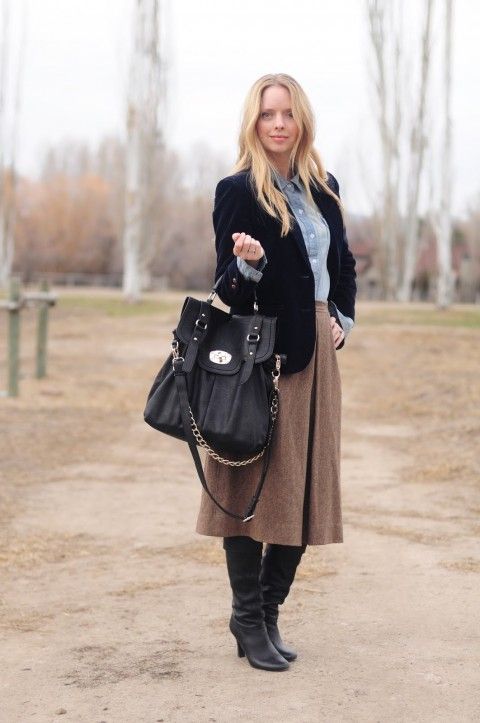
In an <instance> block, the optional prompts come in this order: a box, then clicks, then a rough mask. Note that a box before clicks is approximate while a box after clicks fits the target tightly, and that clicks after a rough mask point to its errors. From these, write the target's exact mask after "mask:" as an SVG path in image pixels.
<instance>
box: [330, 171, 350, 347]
mask: <svg viewBox="0 0 480 723" xmlns="http://www.w3.org/2000/svg"><path fill="white" fill-rule="evenodd" d="M330 178H331V182H332V188H333V190H334V191H335V193H336V194H337V196H338V197H339V198H340V188H339V184H338V181H337V179H336V178H335V176H333V175H332V174H331V173H330ZM355 266H356V261H355V257H354V255H353V254H352V252H351V251H350V248H349V246H348V239H347V231H346V229H345V224H344V225H343V240H342V244H341V250H340V276H339V279H338V283H337V285H336V287H335V290H334V292H333V294H332V296H331V300H332V301H333V303H334V305H335V306H336V307H337V310H338V311H340V312H341V314H343V315H344V316H346V317H349V318H350V319H351V320H352V321H353V322H354V321H355V297H356V295H357V282H356V278H357V273H356V270H355ZM332 310H333V309H332V308H331V311H332ZM332 315H333V316H335V317H336V319H337V321H338V322H339V323H340V319H339V317H338V314H336V313H335V312H334V311H333V314H332ZM340 326H342V324H341V323H340ZM344 344H345V338H344V339H343V340H342V342H341V343H340V344H339V345H338V347H337V350H338V349H341V348H342V347H343V346H344Z"/></svg>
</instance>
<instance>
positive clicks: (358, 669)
mask: <svg viewBox="0 0 480 723" xmlns="http://www.w3.org/2000/svg"><path fill="white" fill-rule="evenodd" d="M60 294H61V300H60V303H59V305H58V306H57V307H56V308H55V309H54V310H53V313H52V315H51V325H50V339H49V343H50V349H49V352H50V354H49V376H48V378H47V379H44V380H35V379H33V343H34V330H35V328H34V316H33V312H31V311H28V312H25V314H24V324H23V328H22V372H23V377H22V379H21V396H20V397H19V398H18V399H6V398H3V399H0V428H1V430H2V431H1V437H0V453H1V459H2V471H1V480H0V504H1V507H0V523H1V528H0V542H1V546H0V576H1V589H0V636H1V656H0V686H1V690H0V720H1V722H2V723H25V722H26V721H37V723H40V722H41V723H43V722H44V721H45V722H50V721H56V720H64V721H72V722H73V721H75V722H76V723H77V722H78V723H79V722H82V723H83V722H85V723H102V722H105V723H143V722H145V723H158V722H159V721H164V722H165V723H170V722H176V721H182V722H190V721H192V722H195V723H197V722H198V723H204V722H205V723H207V722H218V723H230V722H235V723H236V722H237V721H272V722H273V721H276V722H278V721H280V722H283V721H290V720H292V719H295V720H296V721H299V722H305V723H316V722H320V721H321V722H323V721H325V722H328V723H337V722H339V723H340V722H342V723H343V722H344V721H345V722H346V721H352V722H354V723H362V722H363V721H365V722H368V723H376V722H378V723H385V722H388V723H390V722H394V723H397V722H404V721H405V722H407V721H408V723H413V722H417V721H418V722H420V721H421V722H422V723H423V722H426V723H431V722H437V721H448V722H449V723H451V722H452V721H455V723H459V722H463V721H478V720H480V693H479V689H480V625H479V622H480V621H479V603H478V601H479V599H480V550H479V536H480V462H479V455H478V449H479V429H480V419H479V414H480V412H479V410H480V385H479V375H480V311H479V309H478V308H477V309H475V308H473V307H456V308H455V309H453V310H451V311H449V312H444V313H439V312H436V311H435V310H433V309H432V308H431V307H430V306H426V305H423V306H411V307H408V308H406V309H402V308H400V307H398V306H396V305H387V304H375V303H359V304H358V307H357V308H358V310H357V324H356V327H355V329H354V330H353V331H352V333H351V335H350V337H349V338H348V340H347V344H346V345H345V347H344V348H343V349H342V350H340V351H339V352H338V360H339V364H340V367H341V374H342V390H343V418H342V429H343V434H342V500H343V511H344V537H345V539H344V543H343V544H337V545H325V546H320V547H311V548H308V549H307V553H306V555H305V557H304V560H303V562H302V566H301V568H300V570H299V573H298V576H297V580H296V583H295V585H294V588H293V590H292V592H291V595H290V596H289V598H288V601H287V603H286V604H285V606H284V610H282V614H281V628H282V631H283V633H284V637H285V639H286V640H288V642H290V643H292V644H294V645H295V647H296V648H297V649H298V651H299V657H298V660H297V661H296V662H294V663H293V664H292V665H291V667H290V670H289V671H286V672H284V673H280V674H278V673H277V674H272V673H268V672H264V671H259V670H254V669H253V668H251V667H250V666H249V665H248V663H247V662H246V661H245V659H243V660H240V659H238V658H237V657H236V654H235V646H234V640H233V638H232V636H231V634H230V632H229V631H228V629H227V622H228V617H229V614H230V604H231V603H230V591H229V588H228V581H227V576H226V570H225V565H224V559H223V550H222V549H221V541H220V540H219V539H215V538H207V537H201V536H200V535H197V534H196V533H195V532H194V526H195V519H196V514H197V508H198V503H199V499H200V489H201V487H200V482H199V481H198V479H197V478H196V475H195V472H194V467H193V462H192V460H191V458H190V455H189V451H188V448H187V446H186V445H185V444H184V443H182V442H180V441H177V440H173V439H170V438H168V437H166V436H165V435H161V434H160V433H158V432H156V431H154V430H152V429H151V428H150V427H148V426H147V425H146V424H145V423H144V421H143V414H142V413H143V407H144V402H145V398H146V394H147V392H148V389H149V387H150V384H151V382H152V380H153V377H154V375H155V374H156V372H157V370H158V368H159V367H160V364H161V363H162V362H163V360H164V359H165V358H166V356H167V354H168V351H169V342H170V339H171V330H172V329H173V327H174V324H175V321H176V319H177V315H178V309H179V307H180V304H181V302H182V301H183V298H184V294H170V295H167V294H164V295H161V296H156V297H152V298H151V299H149V301H148V302H147V303H145V304H143V305H142V306H140V307H133V308H125V306H124V305H123V304H122V302H121V300H120V299H119V298H118V295H115V294H112V293H109V292H103V293H102V292H100V291H98V292H96V293H95V295H94V297H89V296H87V295H85V294H83V295H81V294H80V293H79V292H66V291H64V290H63V291H60ZM196 295H197V296H198V295H199V294H198V292H197V293H196ZM5 316H6V315H5V314H4V315H3V319H2V320H1V321H0V331H1V334H0V339H1V341H0V352H1V357H0V358H1V359H2V360H3V358H4V340H5V333H4V326H1V324H3V325H4V324H5ZM2 363H3V362H2ZM0 372H2V384H1V385H0V386H4V385H3V379H4V366H2V367H0Z"/></svg>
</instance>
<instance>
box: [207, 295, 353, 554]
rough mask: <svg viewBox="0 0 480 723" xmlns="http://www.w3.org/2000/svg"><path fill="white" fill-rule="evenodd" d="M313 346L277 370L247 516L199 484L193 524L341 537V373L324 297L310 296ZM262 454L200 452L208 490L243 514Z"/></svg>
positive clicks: (291, 541) (280, 536)
mask: <svg viewBox="0 0 480 723" xmlns="http://www.w3.org/2000/svg"><path fill="white" fill-rule="evenodd" d="M315 307H316V308H315V315H316V339H315V349H314V353H313V355H312V358H311V360H310V362H309V364H308V366H307V367H306V368H305V369H303V370H302V371H301V372H297V373H294V374H281V375H280V380H279V396H280V404H279V411H278V416H277V420H276V423H275V429H274V436H273V440H272V442H271V445H272V447H271V452H270V455H271V456H270V465H269V468H268V472H267V475H266V478H265V484H264V487H263V490H262V494H261V497H260V501H259V502H258V505H257V508H256V511H255V516H254V518H253V519H252V520H249V521H248V522H242V521H241V520H236V519H234V518H232V517H229V516H228V515H226V514H225V513H224V512H222V511H221V510H220V509H219V508H218V507H217V506H216V505H215V504H214V503H213V502H212V501H211V499H210V498H209V497H208V495H207V494H206V492H205V491H204V490H203V489H202V496H201V501H200V509H199V512H198V517H197V524H196V532H198V533H199V534H201V535H212V536H218V537H230V536H232V535H248V536H249V537H252V538H253V539H254V540H258V541H260V542H266V543H271V544H279V545H302V544H307V545H325V544H329V543H334V542H343V526H342V510H341V488H340V432H341V403H342V400H341V379H340V372H339V368H338V362H337V353H338V352H337V350H336V349H335V345H334V341H333V336H332V331H331V326H330V313H329V311H328V305H327V303H326V302H324V301H318V300H317V301H315ZM262 462H263V460H262V458H260V459H259V460H257V461H255V462H253V463H252V464H250V465H247V466H245V467H229V466H227V465H223V464H221V463H219V462H216V461H215V460H214V459H212V458H211V457H210V456H206V457H205V460H204V462H203V469H204V472H205V477H206V479H207V482H208V485H209V488H210V490H211V491H212V493H213V494H214V496H215V497H216V498H217V499H218V501H219V502H220V503H221V504H222V505H223V506H224V507H226V508H227V509H229V510H231V511H232V512H236V513H238V514H243V513H244V511H245V509H246V507H247V504H248V502H249V500H250V499H251V497H252V495H253V493H254V491H255V488H256V485H257V483H258V480H259V479H260V475H261V470H262Z"/></svg>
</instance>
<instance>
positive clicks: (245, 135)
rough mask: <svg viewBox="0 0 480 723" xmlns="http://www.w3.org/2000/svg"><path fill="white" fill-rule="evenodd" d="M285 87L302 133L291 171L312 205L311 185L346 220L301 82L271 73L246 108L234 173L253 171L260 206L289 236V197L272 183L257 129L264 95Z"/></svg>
mask: <svg viewBox="0 0 480 723" xmlns="http://www.w3.org/2000/svg"><path fill="white" fill-rule="evenodd" d="M275 85H279V86H283V87H284V88H286V89H287V90H288V91H289V92H290V99H291V105H292V113H293V118H294V120H295V122H296V124H297V126H298V129H299V134H298V138H297V141H296V143H295V146H294V147H293V149H292V152H291V155H290V162H289V168H290V171H291V173H292V175H293V174H294V173H295V169H296V170H297V171H298V174H299V177H300V179H301V180H302V182H303V185H304V187H305V191H306V194H307V198H308V201H309V203H310V204H311V205H312V206H313V207H314V208H316V206H315V202H314V200H313V197H312V193H311V190H310V183H313V184H314V186H316V187H317V188H321V189H322V190H323V191H325V193H328V195H330V196H332V197H333V198H334V199H335V201H336V202H337V204H338V206H339V208H340V212H341V213H342V217H343V211H344V208H343V204H342V202H341V200H340V198H339V197H338V196H337V194H336V193H335V192H334V191H332V189H331V188H330V186H329V185H328V184H327V171H326V169H325V166H324V165H323V162H322V159H321V158H320V154H319V153H318V151H317V150H316V149H315V148H314V147H313V141H314V138H315V116H314V114H313V110H312V107H311V105H310V101H309V100H308V98H307V95H306V93H305V91H304V90H303V88H302V87H301V86H300V85H299V83H298V82H297V81H296V80H295V79H294V78H292V76H291V75H287V74H286V73H274V74H272V73H270V74H268V75H263V76H262V77H261V78H259V79H258V80H257V81H255V83H254V84H253V85H252V87H251V88H250V90H249V92H248V94H247V97H246V99H245V103H244V107H243V117H242V122H241V126H240V134H239V138H238V149H239V150H238V157H237V160H236V162H235V166H234V168H233V173H237V172H238V171H246V170H249V171H250V182H251V184H252V188H253V190H254V192H255V194H256V197H257V200H258V203H259V204H260V205H261V206H262V207H263V208H264V209H265V211H266V212H267V213H268V214H269V215H270V216H273V217H274V218H278V219H279V220H280V221H281V223H282V230H281V235H282V236H286V235H287V233H288V232H289V230H290V229H291V227H292V220H293V219H292V217H291V215H290V214H289V211H288V208H287V203H286V200H285V196H284V195H283V193H282V192H281V191H280V190H278V189H277V188H276V187H275V185H274V183H273V180H272V171H273V170H275V168H274V165H273V164H272V162H271V161H270V159H269V158H268V156H267V154H266V153H265V149H264V148H263V146H262V144H261V142H260V139H259V137H258V133H257V130H256V124H257V120H258V118H259V117H260V110H261V101H262V93H263V91H264V90H265V89H266V88H269V87H270V86H275Z"/></svg>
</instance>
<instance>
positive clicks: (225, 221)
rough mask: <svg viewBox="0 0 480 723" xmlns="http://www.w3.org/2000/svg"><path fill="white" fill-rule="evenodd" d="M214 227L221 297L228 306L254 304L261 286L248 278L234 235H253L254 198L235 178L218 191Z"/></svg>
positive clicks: (224, 183)
mask: <svg viewBox="0 0 480 723" xmlns="http://www.w3.org/2000/svg"><path fill="white" fill-rule="evenodd" d="M212 218H213V227H214V230H215V248H216V251H217V267H216V270H215V282H216V281H217V280H218V279H219V277H220V276H222V275H223V277H222V280H221V282H220V284H219V285H218V287H217V294H218V295H219V297H220V299H221V300H222V301H223V303H224V304H226V305H227V306H239V305H241V304H246V303H249V302H251V303H252V304H253V299H254V289H255V287H256V286H257V284H258V283H259V281H256V280H255V279H254V278H247V277H246V276H244V275H243V274H242V273H241V272H240V270H239V268H238V264H237V257H236V256H235V255H234V253H233V239H232V234H233V233H236V232H239V233H242V232H245V233H246V234H250V235H253V227H252V220H251V198H250V196H249V193H248V190H247V189H246V188H245V187H242V185H241V184H240V183H238V182H235V180H234V179H232V178H231V177H227V178H223V179H222V180H221V181H219V183H218V184H217V187H216V189H215V201H214V208H213V214H212Z"/></svg>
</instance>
